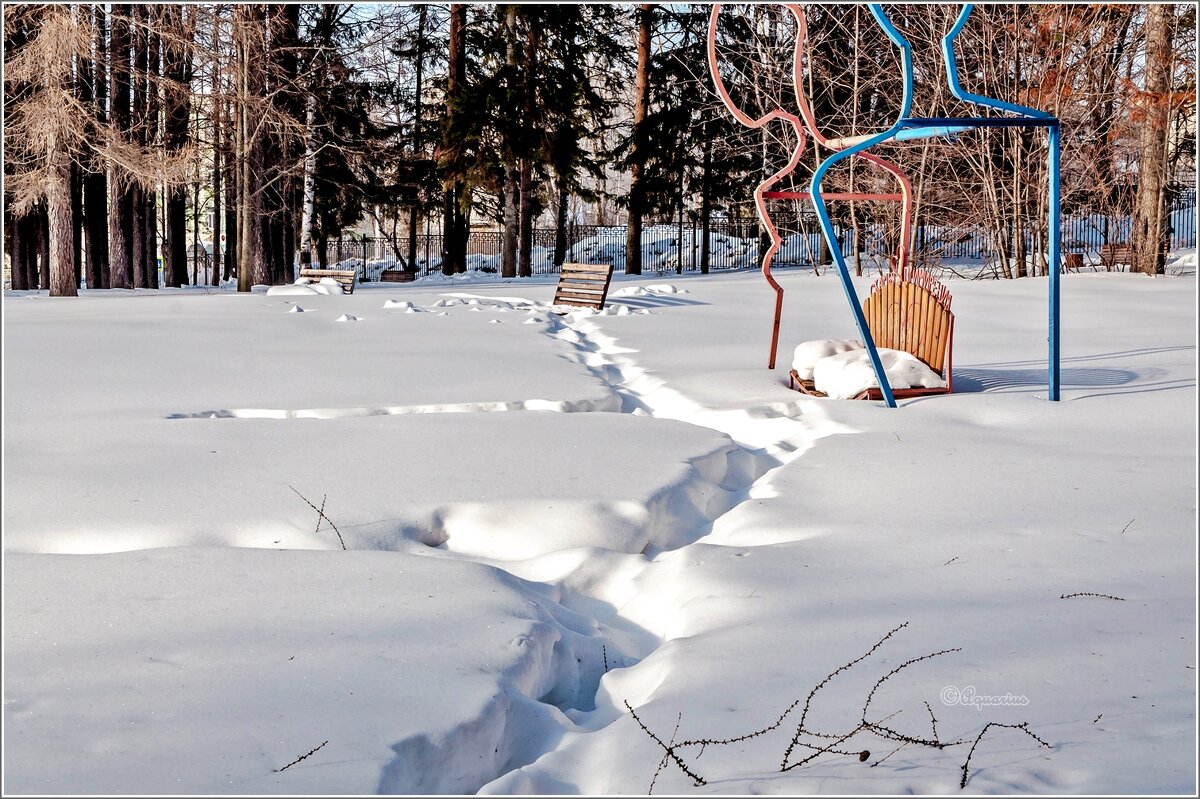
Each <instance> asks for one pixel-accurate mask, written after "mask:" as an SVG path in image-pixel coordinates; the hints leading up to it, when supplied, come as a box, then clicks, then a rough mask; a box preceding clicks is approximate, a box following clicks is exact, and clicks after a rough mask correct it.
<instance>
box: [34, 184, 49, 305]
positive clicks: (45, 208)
mask: <svg viewBox="0 0 1200 799" xmlns="http://www.w3.org/2000/svg"><path fill="white" fill-rule="evenodd" d="M37 220H38V225H37V234H38V239H37V252H38V260H37V284H38V288H41V289H48V288H50V211H49V205H48V203H47V201H45V200H43V201H42V202H41V203H40V204H39V206H38V215H37Z"/></svg>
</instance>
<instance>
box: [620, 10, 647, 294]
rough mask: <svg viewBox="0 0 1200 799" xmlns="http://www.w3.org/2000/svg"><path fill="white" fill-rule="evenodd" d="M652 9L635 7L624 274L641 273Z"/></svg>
mask: <svg viewBox="0 0 1200 799" xmlns="http://www.w3.org/2000/svg"><path fill="white" fill-rule="evenodd" d="M653 24H654V6H653V4H651V3H642V4H641V5H640V6H638V44H637V76H636V78H635V79H634V88H633V137H632V138H633V140H632V144H631V146H630V151H629V216H628V221H627V223H626V230H625V274H627V275H640V274H641V273H642V214H644V213H645V205H646V197H645V194H646V189H645V186H644V185H643V184H642V180H643V178H642V172H643V170H644V169H645V164H646V157H647V155H648V153H647V149H648V147H649V144H648V142H646V137H647V136H646V109H647V106H648V105H649V102H650V34H651V31H652V28H653Z"/></svg>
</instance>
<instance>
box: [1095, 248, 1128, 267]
mask: <svg viewBox="0 0 1200 799" xmlns="http://www.w3.org/2000/svg"><path fill="white" fill-rule="evenodd" d="M1100 263H1101V264H1103V265H1104V270H1105V271H1106V272H1111V271H1112V270H1113V267H1114V266H1116V265H1117V264H1121V265H1128V266H1130V267H1132V266H1133V247H1130V246H1129V245H1128V244H1102V245H1100Z"/></svg>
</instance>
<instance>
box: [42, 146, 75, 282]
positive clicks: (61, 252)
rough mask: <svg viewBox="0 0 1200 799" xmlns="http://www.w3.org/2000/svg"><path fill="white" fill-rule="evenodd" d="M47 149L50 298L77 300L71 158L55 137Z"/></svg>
mask: <svg viewBox="0 0 1200 799" xmlns="http://www.w3.org/2000/svg"><path fill="white" fill-rule="evenodd" d="M48 149H49V153H48V155H49V159H50V163H51V166H52V169H51V173H50V177H49V179H48V181H47V185H46V206H47V215H48V217H49V219H48V221H49V231H48V232H49V240H50V247H49V250H50V259H49V270H50V275H49V278H50V279H49V285H50V296H51V297H75V296H77V295H78V294H79V291H78V289H77V286H78V285H79V284H78V283H77V282H76V280H75V258H74V257H72V256H73V253H72V250H73V249H74V247H72V245H73V244H74V241H75V237H74V232H75V230H74V228H75V226H74V224H72V221H73V220H72V218H71V157H70V155H69V154H68V153H67V151H66V149H65V148H64V146H63V143H62V142H60V141H56V140H55V139H54V138H53V137H52V138H51V140H50V143H49V148H48ZM43 285H45V282H43Z"/></svg>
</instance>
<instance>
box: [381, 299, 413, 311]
mask: <svg viewBox="0 0 1200 799" xmlns="http://www.w3.org/2000/svg"><path fill="white" fill-rule="evenodd" d="M383 307H384V308H398V309H400V310H408V309H409V308H414V307H415V306H414V305H413V304H412V303H411V302H409V301H408V300H388V301H387V302H385V303H384V304H383Z"/></svg>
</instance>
